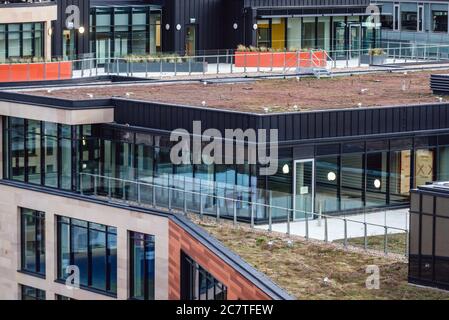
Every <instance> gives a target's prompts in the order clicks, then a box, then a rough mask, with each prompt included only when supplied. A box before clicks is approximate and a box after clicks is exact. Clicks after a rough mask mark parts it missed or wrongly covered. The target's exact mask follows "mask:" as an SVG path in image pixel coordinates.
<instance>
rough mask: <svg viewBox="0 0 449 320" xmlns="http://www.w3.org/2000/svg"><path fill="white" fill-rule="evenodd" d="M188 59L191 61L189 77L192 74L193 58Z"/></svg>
mask: <svg viewBox="0 0 449 320" xmlns="http://www.w3.org/2000/svg"><path fill="white" fill-rule="evenodd" d="M187 59H189V76H190V75H191V74H192V58H191V57H188V58H187Z"/></svg>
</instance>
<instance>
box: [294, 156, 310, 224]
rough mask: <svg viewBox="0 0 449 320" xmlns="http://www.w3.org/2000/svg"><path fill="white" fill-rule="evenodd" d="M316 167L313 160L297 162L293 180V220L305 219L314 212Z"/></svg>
mask: <svg viewBox="0 0 449 320" xmlns="http://www.w3.org/2000/svg"><path fill="white" fill-rule="evenodd" d="M314 180H315V165H314V160H313V159H307V160H297V161H295V166H294V178H293V197H294V200H293V209H294V215H293V220H298V219H304V218H305V214H306V213H312V212H313V204H314V186H315V181H314Z"/></svg>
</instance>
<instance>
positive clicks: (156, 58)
mask: <svg viewBox="0 0 449 320" xmlns="http://www.w3.org/2000/svg"><path fill="white" fill-rule="evenodd" d="M104 68H105V71H106V72H109V73H114V72H120V73H123V72H127V73H132V72H161V71H162V72H175V71H176V72H206V71H207V63H206V62H203V61H195V60H192V59H188V58H186V57H181V56H178V55H148V56H145V55H144V56H137V55H132V56H126V57H124V58H123V59H116V60H115V61H111V62H108V63H106V64H105V66H104Z"/></svg>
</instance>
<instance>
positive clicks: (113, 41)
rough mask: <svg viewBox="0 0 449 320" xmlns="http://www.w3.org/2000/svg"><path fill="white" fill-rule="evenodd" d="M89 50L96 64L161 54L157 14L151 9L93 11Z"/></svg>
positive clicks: (92, 9) (122, 8)
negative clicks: (120, 58)
mask: <svg viewBox="0 0 449 320" xmlns="http://www.w3.org/2000/svg"><path fill="white" fill-rule="evenodd" d="M90 26H91V27H90V48H91V52H95V55H96V58H97V59H100V62H103V63H104V62H107V61H108V60H109V59H111V58H117V57H124V56H127V55H146V54H156V53H158V52H160V51H161V48H162V47H161V10H160V9H158V8H156V7H153V6H127V7H120V6H114V7H94V8H91V13H90Z"/></svg>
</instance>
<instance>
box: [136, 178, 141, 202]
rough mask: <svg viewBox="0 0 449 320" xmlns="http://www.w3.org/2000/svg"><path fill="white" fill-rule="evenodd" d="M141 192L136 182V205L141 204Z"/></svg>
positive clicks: (138, 183)
mask: <svg viewBox="0 0 449 320" xmlns="http://www.w3.org/2000/svg"><path fill="white" fill-rule="evenodd" d="M140 192H141V190H140V182H137V203H139V204H140V202H141V200H142V199H141V197H142V196H141V193H140Z"/></svg>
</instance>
